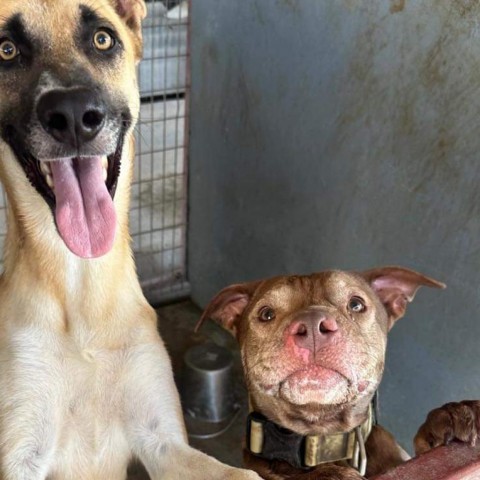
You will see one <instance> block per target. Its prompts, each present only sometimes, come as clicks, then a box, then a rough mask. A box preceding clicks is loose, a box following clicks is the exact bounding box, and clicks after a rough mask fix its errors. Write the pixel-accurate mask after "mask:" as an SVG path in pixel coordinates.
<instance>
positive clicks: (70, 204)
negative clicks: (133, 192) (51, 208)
mask: <svg viewBox="0 0 480 480" xmlns="http://www.w3.org/2000/svg"><path fill="white" fill-rule="evenodd" d="M50 166H51V169H52V176H53V183H54V185H55V198H56V203H57V206H56V210H55V220H56V223H57V228H58V231H59V232H60V235H61V237H62V238H63V241H64V242H65V244H66V245H67V247H68V248H69V249H70V250H71V251H72V252H73V253H74V254H75V255H77V256H79V257H82V258H94V257H100V256H101V255H105V254H106V253H108V252H109V251H110V249H111V248H112V245H113V241H114V239H115V230H116V225H117V220H116V214H115V207H114V205H113V201H112V197H111V196H110V194H109V193H108V189H107V187H106V185H105V181H104V180H103V175H102V158H101V157H83V158H74V159H65V160H56V161H52V162H50Z"/></svg>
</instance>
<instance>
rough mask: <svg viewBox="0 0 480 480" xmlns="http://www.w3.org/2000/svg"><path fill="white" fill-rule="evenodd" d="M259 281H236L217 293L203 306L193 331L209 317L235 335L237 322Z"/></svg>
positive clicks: (196, 330)
mask: <svg viewBox="0 0 480 480" xmlns="http://www.w3.org/2000/svg"><path fill="white" fill-rule="evenodd" d="M260 283H261V282H260V281H258V282H248V283H238V284H236V285H230V286H229V287H227V288H224V289H223V290H221V291H220V292H219V293H217V295H215V297H214V298H213V299H212V300H211V302H210V303H209V304H208V305H207V308H205V310H204V312H203V314H202V316H201V318H200V320H199V321H198V323H197V326H196V327H195V332H198V330H199V329H200V327H201V326H202V324H203V322H204V321H205V320H206V319H207V318H211V319H212V320H215V321H216V322H217V323H219V324H220V325H221V326H222V327H223V328H225V329H226V330H228V331H229V332H230V333H232V334H233V335H234V336H235V335H236V333H237V322H238V320H239V319H240V317H241V316H242V313H243V311H244V310H245V307H246V306H247V305H248V303H249V302H250V299H251V298H252V296H253V294H254V292H255V290H256V289H257V287H258V286H259V285H260Z"/></svg>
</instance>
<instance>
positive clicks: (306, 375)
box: [279, 365, 352, 404]
mask: <svg viewBox="0 0 480 480" xmlns="http://www.w3.org/2000/svg"><path fill="white" fill-rule="evenodd" d="M351 384H352V382H351V381H350V380H349V379H348V378H347V377H346V376H345V375H343V374H342V373H340V372H338V371H336V370H333V369H330V368H326V367H322V366H319V365H311V366H309V367H308V368H306V369H302V370H297V371H296V372H294V373H292V374H290V375H289V376H288V377H286V378H285V380H283V381H282V382H281V384H280V389H279V394H280V396H281V397H284V398H285V399H286V400H288V401H290V402H291V403H295V404H305V403H320V404H334V403H341V402H342V401H344V400H345V399H346V397H347V395H348V392H349V390H350V386H351Z"/></svg>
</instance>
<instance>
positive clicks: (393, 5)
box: [390, 0, 405, 13]
mask: <svg viewBox="0 0 480 480" xmlns="http://www.w3.org/2000/svg"><path fill="white" fill-rule="evenodd" d="M404 8H405V0H390V13H400V12H403V10H404Z"/></svg>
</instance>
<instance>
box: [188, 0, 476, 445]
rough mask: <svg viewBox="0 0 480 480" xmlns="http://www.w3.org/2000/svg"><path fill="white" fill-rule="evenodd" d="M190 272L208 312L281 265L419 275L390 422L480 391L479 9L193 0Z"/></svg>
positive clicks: (397, 331) (441, 4)
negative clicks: (421, 281)
mask: <svg viewBox="0 0 480 480" xmlns="http://www.w3.org/2000/svg"><path fill="white" fill-rule="evenodd" d="M192 13H193V14H192V20H193V30H192V104H191V139H190V231H189V277H190V281H191V285H192V291H193V297H194V299H195V300H196V301H197V302H198V303H199V304H200V305H204V304H205V303H206V302H207V301H208V299H209V298H210V297H211V296H212V295H213V294H214V293H215V292H216V291H217V290H218V289H220V288H221V287H223V286H225V285H228V284H230V283H232V282H237V281H243V280H247V279H253V278H259V277H264V276H269V275H273V274H278V273H283V272H311V271H314V270H322V269H326V268H332V267H335V268H344V269H362V268H369V267H372V266H376V265H383V264H400V265H404V266H408V267H411V268H415V269H417V270H420V271H422V272H425V273H427V274H430V275H431V276H434V277H435V278H438V279H440V280H443V281H445V282H447V283H448V290H446V291H445V292H439V291H427V290H426V289H422V290H421V291H420V292H419V294H418V296H417V299H416V300H415V303H414V304H413V305H412V307H411V308H410V310H409V312H408V315H407V317H406V318H404V319H403V320H402V321H401V322H400V323H399V324H398V325H397V326H396V327H395V328H394V330H393V331H392V333H391V336H390V344H389V350H388V361H387V368H386V374H385V377H384V381H383V384H382V387H381V394H382V395H381V404H382V413H381V421H382V423H383V424H384V425H385V426H387V427H388V428H390V429H391V431H392V432H393V433H394V434H395V435H396V436H397V438H399V439H400V440H401V442H402V443H403V444H404V445H405V446H406V447H407V448H411V439H412V437H413V434H414V432H415V431H416V428H417V426H418V425H419V424H420V423H421V422H422V421H423V418H424V417H425V415H426V413H427V412H428V411H429V410H430V409H431V408H433V407H435V406H438V405H440V404H442V403H444V402H446V401H450V400H453V399H462V398H464V397H472V398H480V360H479V358H478V352H479V349H478V344H479V342H480V295H479V288H478V285H479V283H480V186H479V183H480V182H479V179H480V176H479V168H480V119H479V113H480V6H479V3H478V2H476V1H473V0H406V1H402V0H395V1H390V2H389V1H363V2H362V1H355V0H321V1H320V0H241V1H233V0H229V1H227V0H221V1H219V0H195V1H193V12H192Z"/></svg>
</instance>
